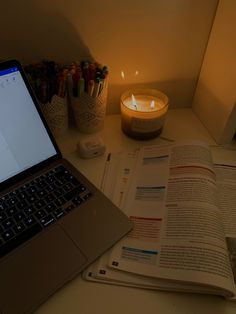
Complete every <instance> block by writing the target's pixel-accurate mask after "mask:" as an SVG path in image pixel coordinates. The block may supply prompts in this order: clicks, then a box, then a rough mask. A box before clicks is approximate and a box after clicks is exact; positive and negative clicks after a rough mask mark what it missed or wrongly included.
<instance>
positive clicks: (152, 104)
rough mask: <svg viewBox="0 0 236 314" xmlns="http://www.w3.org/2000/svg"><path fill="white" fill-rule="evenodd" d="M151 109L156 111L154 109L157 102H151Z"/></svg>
mask: <svg viewBox="0 0 236 314" xmlns="http://www.w3.org/2000/svg"><path fill="white" fill-rule="evenodd" d="M150 107H151V108H152V109H154V108H155V100H152V101H151V103H150Z"/></svg>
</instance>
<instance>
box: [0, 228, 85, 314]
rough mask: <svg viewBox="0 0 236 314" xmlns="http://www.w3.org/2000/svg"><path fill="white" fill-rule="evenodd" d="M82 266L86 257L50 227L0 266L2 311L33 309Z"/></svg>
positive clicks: (66, 238)
mask: <svg viewBox="0 0 236 314" xmlns="http://www.w3.org/2000/svg"><path fill="white" fill-rule="evenodd" d="M85 263H86V258H85V256H84V255H83V254H82V253H81V252H80V251H79V249H78V248H77V247H76V246H75V244H74V243H73V242H72V240H71V239H70V238H69V237H68V236H67V235H66V233H65V232H64V231H63V230H62V229H61V228H60V227H59V226H54V227H52V228H51V229H50V230H48V231H46V232H45V233H43V234H42V235H40V236H38V237H36V238H35V239H34V241H31V242H30V243H28V244H26V245H25V246H24V247H22V248H21V249H19V250H18V251H17V252H15V253H13V254H11V255H9V257H8V258H6V259H4V260H3V261H2V262H1V263H0V278H1V280H0V295H1V305H0V307H1V310H2V311H3V313H5V312H6V313H20V312H27V311H29V310H31V309H34V308H35V306H37V305H38V304H40V303H41V302H42V301H44V300H45V299H46V298H47V297H48V296H49V295H50V294H52V293H53V292H55V291H56V289H57V288H59V287H60V286H61V285H63V283H65V282H66V281H67V280H69V279H71V278H73V276H74V275H75V274H76V273H78V271H80V270H81V269H82V268H83V265H85ZM1 310H0V311H1Z"/></svg>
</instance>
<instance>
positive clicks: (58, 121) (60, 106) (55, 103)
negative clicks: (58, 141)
mask: <svg viewBox="0 0 236 314" xmlns="http://www.w3.org/2000/svg"><path fill="white" fill-rule="evenodd" d="M41 110H42V112H43V115H44V117H45V119H46V121H47V123H48V125H49V128H50V130H51V131H52V133H53V134H54V135H61V134H63V133H64V132H65V131H66V130H67V129H68V106H67V98H66V97H64V98H62V97H59V96H57V95H54V96H53V97H52V100H51V102H50V103H49V102H48V103H46V104H41Z"/></svg>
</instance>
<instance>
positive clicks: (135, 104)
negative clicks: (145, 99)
mask: <svg viewBox="0 0 236 314" xmlns="http://www.w3.org/2000/svg"><path fill="white" fill-rule="evenodd" d="M131 98H132V105H133V106H134V108H135V109H136V110H138V106H137V102H136V99H135V97H134V95H133V94H132V96H131Z"/></svg>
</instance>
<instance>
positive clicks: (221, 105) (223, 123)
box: [193, 0, 236, 144]
mask: <svg viewBox="0 0 236 314" xmlns="http://www.w3.org/2000/svg"><path fill="white" fill-rule="evenodd" d="M235 82H236V1H235V0H220V2H219V6H218V9H217V14H216V18H215V21H214V25H213V28H212V32H211V36H210V39H209V44H208V47H207V51H206V54H205V57H204V62H203V66H202V70H201V73H200V77H199V82H198V85H197V89H196V94H195V97H194V102H193V109H194V110H195V111H196V113H197V114H198V116H199V118H200V119H201V121H202V122H203V123H204V124H205V126H206V127H207V128H208V130H209V131H210V132H211V134H212V136H213V137H214V138H215V140H216V141H217V142H218V143H222V144H223V143H227V142H229V141H230V140H231V139H232V137H233V135H234V133H235V132H236V86H235Z"/></svg>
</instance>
